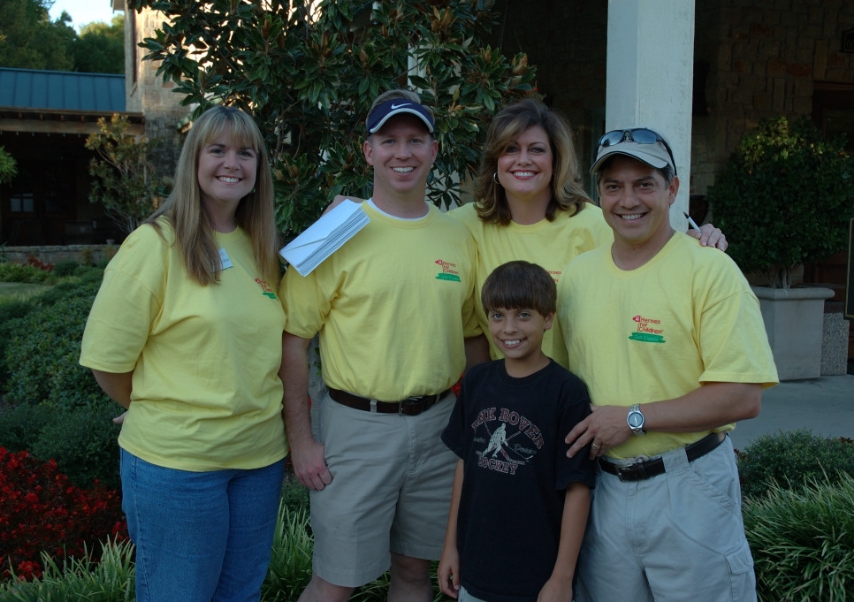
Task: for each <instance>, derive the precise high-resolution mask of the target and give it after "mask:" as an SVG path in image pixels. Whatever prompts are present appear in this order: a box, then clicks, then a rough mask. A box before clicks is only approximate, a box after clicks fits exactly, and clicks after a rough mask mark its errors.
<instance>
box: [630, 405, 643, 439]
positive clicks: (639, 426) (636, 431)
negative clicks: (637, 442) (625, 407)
mask: <svg viewBox="0 0 854 602" xmlns="http://www.w3.org/2000/svg"><path fill="white" fill-rule="evenodd" d="M644 422H645V418H644V415H643V412H641V411H640V404H637V403H636V404H634V405H632V406H631V407H630V408H629V413H628V415H626V424H628V425H629V428H630V429H631V431H632V434H633V435H635V436H636V437H640V436H641V435H646V431H645V430H643V425H644Z"/></svg>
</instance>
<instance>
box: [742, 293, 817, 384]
mask: <svg viewBox="0 0 854 602" xmlns="http://www.w3.org/2000/svg"><path fill="white" fill-rule="evenodd" d="M751 288H752V289H753V292H754V293H756V296H757V297H758V298H759V307H760V309H761V310H762V319H763V320H764V322H765V330H766V332H767V333H768V342H769V343H770V344H771V351H772V352H773V353H774V363H775V364H777V374H778V376H779V377H780V380H799V379H804V378H818V377H820V376H821V340H822V325H823V321H824V300H825V299H830V298H831V297H833V291H832V290H830V289H829V288H818V287H816V288H812V287H803V288H789V289H782V288H767V287H764V286H753V287H751Z"/></svg>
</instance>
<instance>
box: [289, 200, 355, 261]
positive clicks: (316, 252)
mask: <svg viewBox="0 0 854 602" xmlns="http://www.w3.org/2000/svg"><path fill="white" fill-rule="evenodd" d="M369 221H371V218H369V217H368V215H367V214H366V213H365V212H364V210H363V209H362V204H361V203H354V202H353V201H351V200H349V199H347V200H344V201H342V202H341V203H340V204H339V205H338V206H337V207H335V208H334V209H332V210H331V211H329V212H328V213H326V214H324V215H322V216H320V219H318V220H317V221H316V222H314V223H313V224H312V225H311V226H309V227H308V228H307V229H306V230H305V232H303V233H302V234H300V235H299V236H297V237H296V238H295V239H294V240H292V241H291V242H290V243H289V244H288V245H287V246H285V247H284V248H283V249H282V250H281V251H279V255H281V256H282V257H284V258H285V261H287V262H288V263H289V264H291V266H293V268H294V269H295V270H296V271H297V272H299V273H300V276H308V275H309V274H311V272H312V271H313V270H314V269H315V268H316V267H317V266H319V265H320V264H321V263H323V261H324V260H325V259H326V258H327V257H329V256H330V255H332V254H333V253H334V252H335V251H337V250H338V249H339V248H341V245H343V244H344V243H345V242H347V241H348V240H350V239H351V238H353V236H355V235H356V233H357V232H358V231H359V230H361V229H362V228H364V227H365V226H367V225H368V222H369Z"/></svg>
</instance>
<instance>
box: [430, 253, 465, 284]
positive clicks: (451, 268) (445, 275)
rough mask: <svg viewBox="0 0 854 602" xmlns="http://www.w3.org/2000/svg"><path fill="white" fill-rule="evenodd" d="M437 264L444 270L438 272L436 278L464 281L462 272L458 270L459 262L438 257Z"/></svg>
mask: <svg viewBox="0 0 854 602" xmlns="http://www.w3.org/2000/svg"><path fill="white" fill-rule="evenodd" d="M436 264H437V265H440V266H442V271H441V272H439V273H438V274H436V280H452V281H454V282H462V280H460V273H459V272H458V271H457V264H455V263H451V262H450V261H444V260H443V259H437V260H436Z"/></svg>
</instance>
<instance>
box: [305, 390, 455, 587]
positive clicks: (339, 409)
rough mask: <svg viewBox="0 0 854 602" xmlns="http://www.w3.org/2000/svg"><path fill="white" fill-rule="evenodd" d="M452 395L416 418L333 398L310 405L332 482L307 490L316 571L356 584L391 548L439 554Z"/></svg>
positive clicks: (380, 569)
mask: <svg viewBox="0 0 854 602" xmlns="http://www.w3.org/2000/svg"><path fill="white" fill-rule="evenodd" d="M454 401H455V399H454V395H453V393H451V394H448V395H447V396H446V397H445V398H444V399H443V400H442V401H440V402H439V403H437V404H436V405H434V406H433V407H432V408H430V409H428V410H427V411H426V412H424V413H422V414H419V415H418V416H398V415H396V414H376V413H371V412H365V411H363V410H356V409H353V408H349V407H347V406H344V405H341V404H339V403H338V402H336V401H333V400H332V399H331V398H330V397H329V395H328V394H326V395H325V396H324V397H323V398H321V399H320V403H317V402H315V404H314V407H313V408H312V418H313V429H314V436H315V438H316V439H317V440H318V441H320V442H322V443H323V444H324V445H325V453H326V463H327V465H328V466H329V471H330V472H331V473H332V482H331V483H330V484H329V485H327V486H326V488H324V489H323V490H322V491H312V492H311V527H312V531H313V532H314V542H315V543H314V567H313V568H314V572H315V573H316V574H317V575H318V576H319V577H321V578H322V579H324V580H325V581H328V582H329V583H332V584H334V585H340V586H345V587H357V586H359V585H363V584H365V583H370V582H371V581H373V580H374V579H376V578H377V577H379V576H380V575H382V574H383V573H384V572H385V571H386V570H388V568H389V566H390V565H391V552H395V553H398V554H402V555H404V556H409V557H412V558H420V559H425V560H437V559H438V558H439V557H440V556H441V554H442V546H443V542H444V538H445V527H446V525H447V521H448V507H449V506H450V499H451V486H452V484H453V478H454V469H455V467H456V463H457V457H456V455H454V453H453V452H451V451H450V450H449V449H448V448H447V447H446V446H445V444H444V443H442V440H441V434H442V431H443V430H444V429H445V426H447V424H448V418H449V416H450V413H451V410H452V409H453V407H454Z"/></svg>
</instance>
